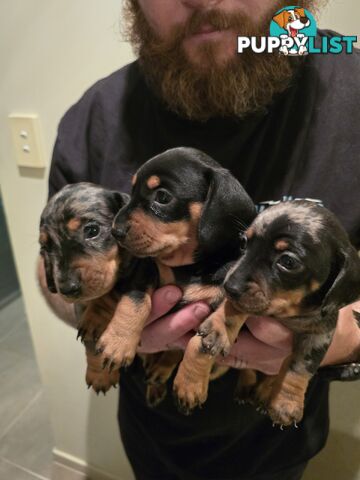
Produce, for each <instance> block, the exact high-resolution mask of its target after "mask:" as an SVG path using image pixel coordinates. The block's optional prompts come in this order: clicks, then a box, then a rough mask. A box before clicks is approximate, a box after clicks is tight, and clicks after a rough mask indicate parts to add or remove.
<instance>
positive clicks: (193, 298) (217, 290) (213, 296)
mask: <svg viewBox="0 0 360 480" xmlns="http://www.w3.org/2000/svg"><path fill="white" fill-rule="evenodd" d="M183 293H184V295H183V299H184V300H185V301H186V302H188V303H191V302H198V301H200V300H203V301H205V302H208V303H211V302H216V301H218V300H220V299H221V298H222V297H223V296H224V291H223V290H222V288H221V287H217V286H216V285H201V284H199V285H188V286H186V287H184V289H183Z"/></svg>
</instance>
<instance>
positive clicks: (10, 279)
mask: <svg viewBox="0 0 360 480" xmlns="http://www.w3.org/2000/svg"><path fill="white" fill-rule="evenodd" d="M0 262H1V268H0V309H1V308H2V307H4V306H5V305H7V304H8V303H10V302H11V301H12V300H14V299H15V298H16V297H18V296H19V295H20V291H19V283H18V279H17V276H16V271H15V265H14V260H13V256H12V252H11V245H10V239H9V234H8V231H7V228H6V221H5V214H4V209H3V205H2V199H1V195H0Z"/></svg>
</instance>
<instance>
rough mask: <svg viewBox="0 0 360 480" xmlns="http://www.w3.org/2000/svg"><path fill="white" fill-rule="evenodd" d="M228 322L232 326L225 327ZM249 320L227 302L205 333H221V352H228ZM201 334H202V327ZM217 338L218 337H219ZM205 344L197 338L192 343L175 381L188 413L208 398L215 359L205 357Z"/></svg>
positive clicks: (208, 323)
mask: <svg viewBox="0 0 360 480" xmlns="http://www.w3.org/2000/svg"><path fill="white" fill-rule="evenodd" d="M225 318H226V319H227V321H228V322H229V323H231V326H228V327H225ZM246 319H247V315H242V314H239V313H238V312H236V310H234V309H233V307H232V305H231V304H230V303H229V302H228V301H226V300H224V302H223V303H222V304H221V305H220V306H219V307H218V309H217V310H216V311H215V312H214V313H212V314H211V315H210V316H209V317H208V318H207V319H206V320H205V322H206V324H207V325H208V326H209V328H208V329H207V328H205V329H204V331H205V330H206V331H207V332H208V334H212V332H217V333H218V336H219V337H221V338H220V343H221V342H223V343H224V345H221V348H224V349H228V348H229V347H230V346H231V345H232V344H233V343H234V341H235V338H236V337H237V334H238V332H239V330H240V328H241V326H242V325H243V324H244V323H245V321H246ZM205 322H203V324H204V323H205ZM203 324H202V325H203ZM202 325H201V326H202ZM199 331H202V329H201V327H200V329H199ZM203 333H204V332H203ZM215 338H218V337H216V336H215ZM203 341H204V338H203V337H200V336H194V337H192V339H191V340H190V341H189V343H188V345H187V347H186V349H185V353H184V358H183V361H182V362H181V363H180V365H179V368H178V371H177V374H176V377H175V380H174V393H175V395H176V396H177V398H178V401H179V403H180V405H181V407H182V408H183V409H184V410H185V411H186V412H187V411H190V410H192V409H193V408H195V407H196V406H199V405H202V404H203V403H204V402H205V400H206V398H207V392H208V385H209V380H210V374H211V370H212V367H213V365H214V362H215V356H214V355H211V354H209V353H204V347H203Z"/></svg>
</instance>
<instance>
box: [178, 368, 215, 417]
mask: <svg viewBox="0 0 360 480" xmlns="http://www.w3.org/2000/svg"><path fill="white" fill-rule="evenodd" d="M180 373H181V372H180ZM173 394H174V398H175V402H176V405H177V407H178V410H179V411H180V412H181V413H183V414H184V415H190V414H191V413H192V411H193V410H194V409H195V408H196V407H201V406H202V405H203V403H205V401H206V399H207V394H208V382H207V381H205V380H202V379H198V380H197V381H192V382H189V381H188V380H186V379H185V378H184V377H183V376H182V375H181V374H180V375H179V374H178V375H176V377H175V380H174V385H173Z"/></svg>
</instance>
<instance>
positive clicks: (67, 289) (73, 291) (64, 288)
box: [59, 281, 81, 297]
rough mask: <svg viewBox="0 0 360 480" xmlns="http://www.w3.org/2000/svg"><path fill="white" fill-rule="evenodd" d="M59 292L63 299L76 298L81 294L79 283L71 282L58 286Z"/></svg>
mask: <svg viewBox="0 0 360 480" xmlns="http://www.w3.org/2000/svg"><path fill="white" fill-rule="evenodd" d="M59 290H60V293H61V294H62V295H64V296H65V297H78V296H79V295H80V292H81V287H80V283H79V282H75V281H73V282H68V283H65V284H64V285H61V286H59Z"/></svg>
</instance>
